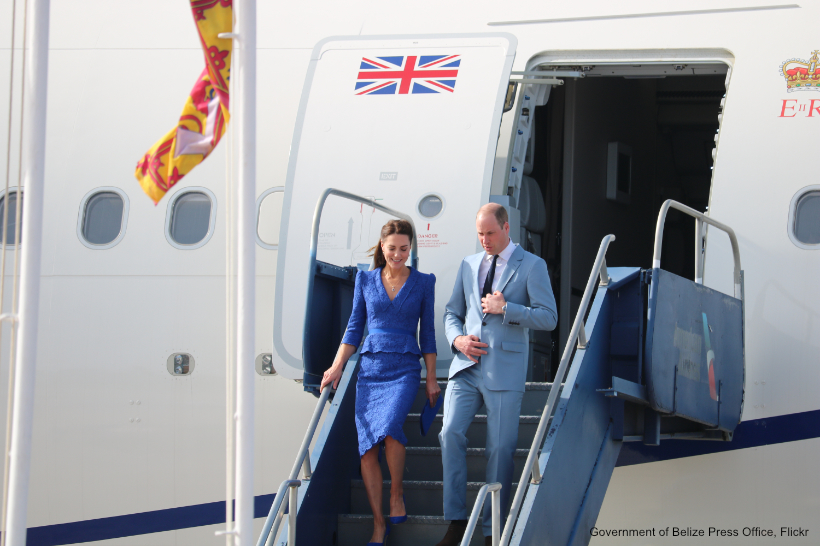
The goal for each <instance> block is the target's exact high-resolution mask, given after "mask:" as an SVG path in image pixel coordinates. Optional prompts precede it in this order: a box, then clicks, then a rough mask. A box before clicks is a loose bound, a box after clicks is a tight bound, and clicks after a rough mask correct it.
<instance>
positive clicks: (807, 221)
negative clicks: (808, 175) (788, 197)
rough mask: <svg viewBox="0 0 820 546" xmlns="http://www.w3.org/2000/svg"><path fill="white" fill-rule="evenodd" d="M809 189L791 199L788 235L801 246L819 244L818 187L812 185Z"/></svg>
mask: <svg viewBox="0 0 820 546" xmlns="http://www.w3.org/2000/svg"><path fill="white" fill-rule="evenodd" d="M804 190H806V188H804ZM810 190H811V191H802V192H801V193H799V194H798V195H797V196H795V197H796V199H795V200H793V203H794V205H793V212H792V222H791V226H792V233H791V234H790V235H793V238H792V240H795V239H796V240H797V242H799V243H802V244H803V245H802V246H803V248H816V247H817V246H818V245H820V189H818V188H817V187H813V188H811V189H810ZM807 245H811V246H807ZM798 246H801V245H798Z"/></svg>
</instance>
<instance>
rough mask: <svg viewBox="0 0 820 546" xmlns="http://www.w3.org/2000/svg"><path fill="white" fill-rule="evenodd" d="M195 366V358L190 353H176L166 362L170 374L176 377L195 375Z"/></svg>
mask: <svg viewBox="0 0 820 546" xmlns="http://www.w3.org/2000/svg"><path fill="white" fill-rule="evenodd" d="M194 364H195V362H194V357H193V356H191V355H189V354H188V353H174V354H172V355H171V356H169V357H168V360H167V362H166V365H167V366H168V373H170V374H171V375H173V376H176V377H179V376H183V375H191V374H192V373H194Z"/></svg>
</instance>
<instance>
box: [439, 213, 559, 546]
mask: <svg viewBox="0 0 820 546" xmlns="http://www.w3.org/2000/svg"><path fill="white" fill-rule="evenodd" d="M476 230H477V232H478V239H479V241H480V242H481V246H482V247H483V248H484V252H480V253H478V254H474V255H472V256H468V257H467V258H464V260H463V261H462V262H461V267H460V268H459V271H458V274H457V275H456V283H455V287H454V288H453V295H452V297H451V298H450V301H449V302H448V303H447V306H446V310H445V313H444V327H445V333H446V335H447V340H448V341H449V342H450V347H451V349H452V351H453V353H454V354H455V357H454V358H453V362H452V364H450V381H449V383H448V385H447V393H446V395H445V398H444V423H443V426H442V430H441V434H439V441H440V442H441V455H442V462H443V466H444V519H448V520H451V523H450V527H449V528H448V530H447V534H446V535H445V537H444V539H443V540H442V541H441V542H439V544H438V546H455V545H457V544H460V543H461V539H462V537H463V535H464V530H465V528H466V525H467V518H468V517H469V516H470V513H469V511H468V510H469V508H468V507H467V459H466V456H467V436H466V434H467V428H468V427H469V426H470V423H472V421H473V418H474V417H475V414H476V412H477V411H478V410H479V408H480V407H481V405H482V404H484V405H485V406H486V408H487V445H486V451H485V456H486V458H487V477H486V483H492V482H499V483H501V485H502V489H501V507H502V508H501V512H502V517H504V516H506V513H507V510H508V504H509V500H510V487H511V484H512V478H513V455H514V454H515V447H516V442H517V441H518V421H519V416H520V413H521V399H522V398H523V396H524V383H525V381H526V377H527V365H528V354H529V350H528V349H529V347H528V344H529V335H528V330H529V329H534V330H552V329H554V328H555V325H556V323H557V317H558V313H557V311H556V308H555V297H554V296H553V294H552V287H551V285H550V279H549V274H548V273H547V264H546V263H545V262H544V260H542V259H541V258H539V257H538V256H535V255H534V254H530V253H529V252H527V251H525V250H524V249H523V248H521V247H519V246H518V245H516V244H515V243H513V242H512V241H511V240H510V235H509V234H510V224H509V222H508V217H507V210H506V209H505V208H504V207H502V206H501V205H498V204H496V203H490V204H488V205H485V206H483V207H481V209H480V210H479V211H478V214H477V216H476ZM473 447H480V446H473ZM502 525H503V521H502ZM483 527H484V536H485V537H486V539H485V540H486V544H490V539H491V536H490V535H491V534H492V507H491V503H490V501H489V499H488V500H487V502H485V503H484V514H483Z"/></svg>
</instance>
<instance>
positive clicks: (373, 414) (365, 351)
mask: <svg viewBox="0 0 820 546" xmlns="http://www.w3.org/2000/svg"><path fill="white" fill-rule="evenodd" d="M413 237H414V234H413V227H412V226H411V224H410V222H407V221H406V220H391V221H389V222H387V223H386V224H385V225H384V227H382V231H381V236H380V237H379V243H378V244H377V245H376V246H374V247H373V249H371V250H372V251H373V261H374V263H375V269H374V270H372V271H359V272H358V274H357V275H356V288H355V292H354V296H353V311H352V312H351V314H350V320H349V322H348V324H347V331H346V332H345V335H344V338H343V339H342V344H341V346H340V347H339V351H338V352H337V354H336V358H335V359H334V361H333V365H332V366H331V367H330V369H329V370H327V371H326V372H325V374H324V377H323V378H322V386H321V388H322V389H323V388H324V387H325V386H326V385H330V384H331V383H332V384H333V388H336V387H337V386H338V383H339V379H340V378H341V376H342V370H343V368H344V365H345V363H346V362H347V360H348V359H349V358H350V357H351V356H352V355H353V353H355V352H356V348H357V347H358V346H359V343H360V342H361V339H362V334H363V331H364V326H365V322H366V323H367V327H368V336H367V339H365V341H364V344H363V345H362V348H361V353H360V355H361V356H360V357H359V362H360V368H359V379H358V383H357V386H356V430H357V431H358V435H359V455H360V456H361V458H362V479H363V480H364V484H365V489H366V491H367V498H368V500H369V501H370V508H371V509H372V510H373V536H372V538H371V542H370V543H371V544H382V543H383V542H384V539H385V537H386V536H387V534H388V533H389V532H390V530H389V528H388V527H387V523H386V522H385V519H384V515H383V514H382V508H381V507H382V471H381V467H380V466H379V444H381V443H382V442H384V444H385V456H386V458H387V466H388V468H389V469H390V478H391V487H390V520H391V522H392V523H394V524H398V523H402V522H403V521H405V520H406V519H407V517H406V516H407V509H406V507H405V505H404V490H403V485H402V475H403V473H404V456H405V447H404V446H405V445H406V444H407V438H406V437H405V435H404V432H403V431H402V426H403V425H404V421H405V419H407V414H408V413H409V411H410V406H411V405H412V404H413V400H414V399H415V397H416V393H417V392H418V389H419V382H420V380H421V365H420V363H419V359H421V358H423V359H424V364H425V365H426V367H427V380H426V384H427V398H428V400H429V401H430V404H431V405H435V403H436V400H437V399H438V396H439V394H440V389H439V386H438V382H437V381H436V334H435V327H434V325H433V322H434V317H433V314H434V299H435V285H436V278H435V276H433V275H432V274H429V275H426V274H424V273H419V272H418V271H417V270H415V269H413V268H411V267H407V265H405V262H407V258H408V257H409V255H410V242H411V241H412V238H413ZM419 321H421V327H420V328H419ZM417 330H418V343H417V342H416V331H417Z"/></svg>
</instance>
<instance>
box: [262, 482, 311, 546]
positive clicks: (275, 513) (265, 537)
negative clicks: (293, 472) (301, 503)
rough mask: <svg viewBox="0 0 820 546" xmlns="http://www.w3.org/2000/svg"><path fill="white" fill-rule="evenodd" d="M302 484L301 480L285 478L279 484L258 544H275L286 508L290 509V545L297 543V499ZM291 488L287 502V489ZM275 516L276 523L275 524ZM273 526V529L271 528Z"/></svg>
mask: <svg viewBox="0 0 820 546" xmlns="http://www.w3.org/2000/svg"><path fill="white" fill-rule="evenodd" d="M301 485H302V482H301V481H300V480H284V481H282V483H281V484H280V485H279V490H278V491H277V492H276V498H275V499H274V501H273V506H271V508H270V513H269V514H268V517H267V519H266V520H265V526H264V527H263V529H262V533H261V534H260V535H259V541H258V542H257V543H256V544H257V546H263V545H265V544H268V545H270V544H273V541H274V539H275V537H276V535H277V533H278V532H279V524H280V522H281V521H282V518H283V516H284V514H285V509H287V508H288V507H290V510H288V545H293V544H296V515H297V512H296V501H297V498H298V495H299V487H300V486H301ZM286 489H287V490H289V494H288V502H287V503H286V502H285V490H286ZM274 517H275V520H276V521H275V525H274ZM271 527H273V529H271Z"/></svg>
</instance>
